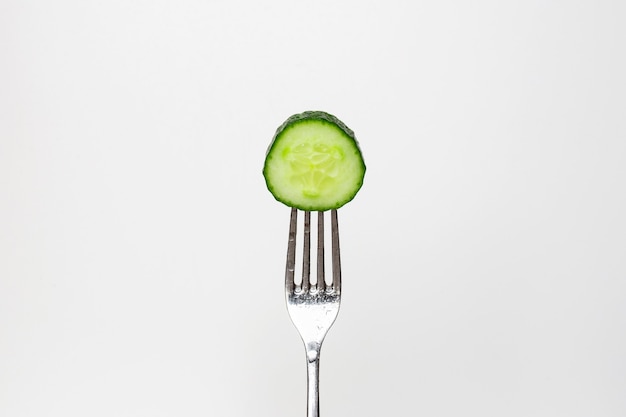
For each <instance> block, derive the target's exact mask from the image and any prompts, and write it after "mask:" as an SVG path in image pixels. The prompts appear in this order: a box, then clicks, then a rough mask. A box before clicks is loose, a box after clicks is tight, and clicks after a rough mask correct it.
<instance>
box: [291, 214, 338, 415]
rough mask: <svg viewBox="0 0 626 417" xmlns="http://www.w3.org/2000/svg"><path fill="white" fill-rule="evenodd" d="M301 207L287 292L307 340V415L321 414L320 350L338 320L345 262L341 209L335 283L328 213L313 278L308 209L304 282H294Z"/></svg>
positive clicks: (334, 231)
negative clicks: (328, 264) (327, 245)
mask: <svg viewBox="0 0 626 417" xmlns="http://www.w3.org/2000/svg"><path fill="white" fill-rule="evenodd" d="M297 218H298V210H297V209H295V208H294V209H292V210H291V222H290V224H289V245H288V247H287V268H286V272H285V293H286V299H287V311H288V312H289V316H290V317H291V321H292V322H293V324H294V325H295V326H296V329H298V332H299V333H300V337H301V338H302V341H303V342H304V347H305V349H306V359H307V416H308V417H319V413H320V412H319V365H320V349H321V347H322V342H323V341H324V338H325V337H326V334H327V333H328V330H329V329H330V327H331V326H332V325H333V323H334V322H335V319H336V318H337V314H338V313H339V303H340V301H341V263H340V260H339V230H338V226H337V210H331V212H330V219H331V235H332V237H331V241H332V278H333V279H332V284H329V285H327V284H326V283H325V279H324V276H325V274H324V212H318V220H317V282H316V283H315V284H312V283H311V280H310V275H311V274H310V272H311V268H310V258H311V212H309V211H305V212H304V243H303V257H302V282H301V283H300V284H296V283H295V281H294V274H295V264H296V229H297Z"/></svg>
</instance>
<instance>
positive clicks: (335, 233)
mask: <svg viewBox="0 0 626 417" xmlns="http://www.w3.org/2000/svg"><path fill="white" fill-rule="evenodd" d="M330 222H331V228H332V231H331V233H332V245H333V247H332V251H333V255H332V256H333V291H334V292H335V293H337V294H339V293H341V259H340V256H339V224H338V220H337V210H336V209H335V210H331V212H330Z"/></svg>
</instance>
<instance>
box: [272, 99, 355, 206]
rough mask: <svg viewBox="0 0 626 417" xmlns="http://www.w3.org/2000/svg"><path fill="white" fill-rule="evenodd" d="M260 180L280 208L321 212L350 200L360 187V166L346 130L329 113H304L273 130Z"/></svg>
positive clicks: (351, 133) (349, 131)
mask: <svg viewBox="0 0 626 417" xmlns="http://www.w3.org/2000/svg"><path fill="white" fill-rule="evenodd" d="M263 176H264V177H265V183H266V184H267V188H268V189H269V190H270V192H271V193H272V195H273V196H274V198H276V200H278V201H280V202H281V203H283V204H285V205H287V206H289V207H295V208H297V209H300V210H306V211H326V210H331V209H337V208H339V207H341V206H343V205H345V204H346V203H347V202H349V201H351V200H352V199H353V198H354V196H355V195H356V193H357V192H358V191H359V189H360V188H361V186H362V185H363V178H364V176H365V163H364V162H363V156H362V155H361V149H360V148H359V144H358V142H357V140H356V138H355V137H354V132H352V130H350V129H349V128H348V127H347V126H346V125H345V124H343V123H342V122H341V121H340V120H339V119H337V118H336V117H335V116H333V115H331V114H328V113H325V112H322V111H307V112H304V113H300V114H295V115H293V116H291V117H290V118H289V119H287V120H286V121H285V123H283V124H282V125H281V126H280V127H279V128H278V129H277V130H276V134H275V135H274V138H273V140H272V143H271V144H270V146H269V148H268V150H267V154H266V156H265V165H264V166H263Z"/></svg>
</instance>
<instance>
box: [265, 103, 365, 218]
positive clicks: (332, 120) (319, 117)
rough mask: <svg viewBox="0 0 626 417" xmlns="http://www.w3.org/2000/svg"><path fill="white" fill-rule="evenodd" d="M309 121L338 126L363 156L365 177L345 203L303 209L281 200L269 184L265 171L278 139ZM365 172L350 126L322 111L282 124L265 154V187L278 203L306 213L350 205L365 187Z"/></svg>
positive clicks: (308, 112) (292, 118)
mask: <svg viewBox="0 0 626 417" xmlns="http://www.w3.org/2000/svg"><path fill="white" fill-rule="evenodd" d="M307 120H322V121H324V122H327V123H330V124H333V125H335V126H337V127H338V128H339V129H341V130H342V131H343V132H344V133H345V134H346V136H348V137H349V138H350V139H352V141H353V142H354V146H355V147H356V149H357V150H358V151H359V155H361V165H362V169H363V175H362V176H361V181H360V182H359V183H358V184H356V186H355V191H354V193H353V194H352V195H351V196H350V197H349V198H347V199H345V200H344V201H338V202H337V204H335V205H332V206H307V207H303V206H299V205H297V204H294V203H292V202H289V201H283V200H280V199H278V198H277V197H276V194H275V193H274V190H273V188H272V186H271V185H270V184H269V183H268V181H267V177H266V175H265V170H266V167H267V156H268V155H269V154H270V153H271V152H272V148H273V147H274V144H275V143H276V141H277V139H279V138H280V135H281V134H282V133H283V131H284V130H285V129H286V128H288V127H290V126H292V125H294V124H296V123H298V122H300V121H307ZM365 170H366V167H365V162H364V161H363V153H362V152H361V147H360V146H359V142H358V141H357V139H356V137H355V135H354V132H353V131H352V130H351V129H350V128H349V127H348V126H346V125H345V123H343V122H342V121H341V120H339V119H338V118H337V117H335V116H333V115H332V114H329V113H326V112H324V111H320V110H309V111H305V112H302V113H298V114H294V115H293V116H291V117H289V118H288V119H287V120H285V122H284V123H283V124H281V125H280V126H279V127H278V129H276V133H275V134H274V137H273V138H272V142H271V143H270V146H269V147H268V148H267V152H266V153H265V163H264V165H263V177H264V178H265V185H266V186H267V189H268V190H269V191H270V193H272V196H273V197H274V198H275V199H276V201H278V202H280V203H283V204H284V205H286V206H288V207H293V208H297V209H300V210H304V211H326V210H334V209H338V208H340V207H343V206H344V205H346V204H347V203H349V202H350V201H352V200H353V199H354V197H355V196H356V195H357V193H358V192H359V190H360V189H361V186H363V179H364V178H365Z"/></svg>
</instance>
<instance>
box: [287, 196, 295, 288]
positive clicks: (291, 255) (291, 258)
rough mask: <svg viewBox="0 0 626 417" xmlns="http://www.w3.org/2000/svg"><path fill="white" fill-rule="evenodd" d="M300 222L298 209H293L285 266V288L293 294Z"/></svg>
mask: <svg viewBox="0 0 626 417" xmlns="http://www.w3.org/2000/svg"><path fill="white" fill-rule="evenodd" d="M297 224H298V210H297V209H295V208H292V209H291V220H290V222H289V243H288V245H287V267H286V268H285V290H286V291H287V293H288V294H293V292H294V289H295V284H294V281H293V276H294V272H295V269H296V229H297Z"/></svg>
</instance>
